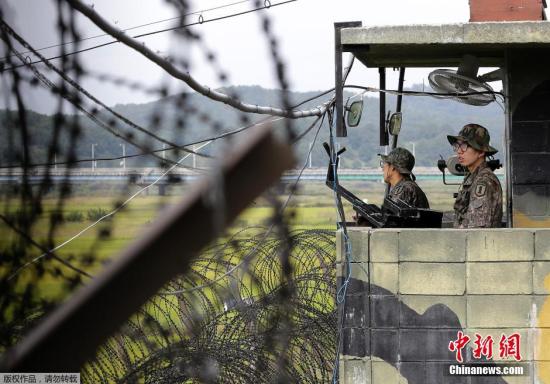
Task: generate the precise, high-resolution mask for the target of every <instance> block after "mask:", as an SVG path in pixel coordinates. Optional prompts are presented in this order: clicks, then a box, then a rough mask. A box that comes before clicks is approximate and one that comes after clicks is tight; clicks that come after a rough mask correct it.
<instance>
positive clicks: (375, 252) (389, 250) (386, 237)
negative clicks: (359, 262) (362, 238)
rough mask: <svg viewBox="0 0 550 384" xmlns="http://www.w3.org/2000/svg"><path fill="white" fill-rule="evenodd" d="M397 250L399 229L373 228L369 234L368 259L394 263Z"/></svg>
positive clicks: (396, 257) (396, 258)
mask: <svg viewBox="0 0 550 384" xmlns="http://www.w3.org/2000/svg"><path fill="white" fill-rule="evenodd" d="M398 252H399V231H398V230H394V229H377V230H373V231H372V232H371V235H370V260H371V261H372V262H388V263H392V262H394V263H396V262H397V261H398Z"/></svg>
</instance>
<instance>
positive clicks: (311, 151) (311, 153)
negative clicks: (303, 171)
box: [309, 141, 313, 168]
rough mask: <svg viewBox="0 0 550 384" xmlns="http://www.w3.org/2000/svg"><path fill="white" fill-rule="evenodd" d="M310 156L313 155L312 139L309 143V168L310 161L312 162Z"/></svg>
mask: <svg viewBox="0 0 550 384" xmlns="http://www.w3.org/2000/svg"><path fill="white" fill-rule="evenodd" d="M312 157H313V141H312V142H311V143H310V144H309V168H311V163H312V162H313V160H312Z"/></svg>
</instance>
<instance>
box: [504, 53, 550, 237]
mask: <svg viewBox="0 0 550 384" xmlns="http://www.w3.org/2000/svg"><path fill="white" fill-rule="evenodd" d="M531 58H533V59H534V58H536V59H535V60H531ZM507 67H508V79H509V87H508V95H509V99H508V100H509V103H510V110H511V118H512V119H511V143H510V153H511V159H510V161H511V175H512V177H511V180H512V196H513V200H512V210H511V212H512V213H513V226H514V227H515V228H518V227H523V228H526V227H529V228H536V227H539V228H543V227H546V228H548V227H550V203H549V202H550V167H548V163H549V161H550V108H549V107H548V106H549V105H550V52H549V51H548V50H537V49H521V50H520V49H515V50H512V51H511V52H510V53H509V55H508V64H507Z"/></svg>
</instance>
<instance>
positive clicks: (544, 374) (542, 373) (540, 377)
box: [535, 361, 550, 384]
mask: <svg viewBox="0 0 550 384" xmlns="http://www.w3.org/2000/svg"><path fill="white" fill-rule="evenodd" d="M535 372H536V373H535V376H536V381H535V383H536V384H543V383H547V382H548V380H550V361H548V362H547V361H537V362H536V364H535Z"/></svg>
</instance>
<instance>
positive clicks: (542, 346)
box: [534, 328, 550, 378]
mask: <svg viewBox="0 0 550 384" xmlns="http://www.w3.org/2000/svg"><path fill="white" fill-rule="evenodd" d="M534 339H535V340H534V350H535V357H534V359H535V360H537V361H545V362H548V363H549V364H550V348H548V345H549V344H548V343H550V328H541V329H538V330H537V332H536V334H535V336H534ZM548 373H550V371H549V372H548ZM549 378H550V376H549Z"/></svg>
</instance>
